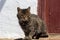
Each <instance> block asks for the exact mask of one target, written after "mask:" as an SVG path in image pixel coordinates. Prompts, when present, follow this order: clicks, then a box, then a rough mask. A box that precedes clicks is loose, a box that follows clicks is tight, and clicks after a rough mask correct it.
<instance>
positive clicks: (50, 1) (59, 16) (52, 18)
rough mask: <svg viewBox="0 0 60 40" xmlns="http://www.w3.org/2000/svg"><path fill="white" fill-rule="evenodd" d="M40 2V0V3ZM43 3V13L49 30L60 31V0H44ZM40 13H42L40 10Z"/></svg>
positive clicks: (51, 31) (52, 31)
mask: <svg viewBox="0 0 60 40" xmlns="http://www.w3.org/2000/svg"><path fill="white" fill-rule="evenodd" d="M40 2H41V1H40ZM40 2H39V1H38V4H39V3H40ZM42 3H43V5H44V6H43V7H42V9H43V10H42V11H41V12H43V13H41V14H42V17H43V19H44V21H45V22H46V25H47V29H48V32H49V33H60V0H44V1H43V2H42ZM42 3H41V5H42ZM41 5H40V6H41ZM39 8H40V7H39ZM38 14H40V13H39V11H38ZM39 16H40V15H39Z"/></svg>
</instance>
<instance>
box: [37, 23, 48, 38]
mask: <svg viewBox="0 0 60 40" xmlns="http://www.w3.org/2000/svg"><path fill="white" fill-rule="evenodd" d="M38 35H40V37H48V33H47V30H46V26H45V24H44V23H43V22H42V23H41V32H40V33H39V34H38ZM38 35H37V36H38Z"/></svg>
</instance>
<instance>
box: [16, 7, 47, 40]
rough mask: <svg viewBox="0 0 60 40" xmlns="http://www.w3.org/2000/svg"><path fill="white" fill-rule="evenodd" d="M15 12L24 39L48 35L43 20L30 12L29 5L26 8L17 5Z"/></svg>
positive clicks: (30, 39) (28, 39) (29, 39)
mask: <svg viewBox="0 0 60 40" xmlns="http://www.w3.org/2000/svg"><path fill="white" fill-rule="evenodd" d="M17 12H18V14H17V18H18V22H19V25H20V26H21V28H22V29H23V31H24V33H25V39H26V40H32V39H39V38H40V37H48V34H47V31H46V27H45V24H44V22H43V20H42V19H40V18H39V17H38V16H37V15H35V14H31V12H30V7H28V8H26V9H21V8H19V7H17ZM21 40H22V39H21Z"/></svg>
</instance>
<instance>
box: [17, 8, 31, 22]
mask: <svg viewBox="0 0 60 40" xmlns="http://www.w3.org/2000/svg"><path fill="white" fill-rule="evenodd" d="M17 12H18V14H17V17H18V19H19V21H29V17H30V7H28V8H26V9H21V8H19V7H17Z"/></svg>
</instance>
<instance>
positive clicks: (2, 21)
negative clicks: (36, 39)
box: [0, 0, 37, 38]
mask: <svg viewBox="0 0 60 40" xmlns="http://www.w3.org/2000/svg"><path fill="white" fill-rule="evenodd" d="M29 6H30V7H31V13H32V14H37V0H5V1H4V0H3V1H2V0H0V38H19V37H20V38H24V37H25V36H24V32H23V31H22V29H21V27H20V26H19V24H18V19H17V17H16V14H17V7H20V8H27V7H29Z"/></svg>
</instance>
